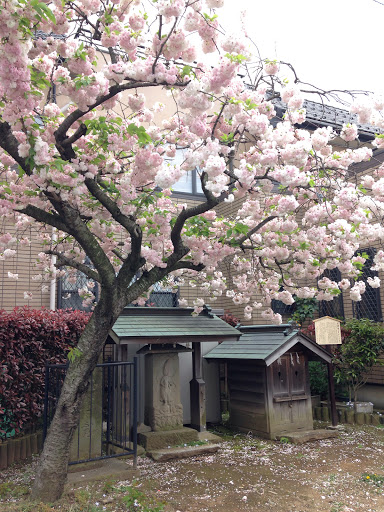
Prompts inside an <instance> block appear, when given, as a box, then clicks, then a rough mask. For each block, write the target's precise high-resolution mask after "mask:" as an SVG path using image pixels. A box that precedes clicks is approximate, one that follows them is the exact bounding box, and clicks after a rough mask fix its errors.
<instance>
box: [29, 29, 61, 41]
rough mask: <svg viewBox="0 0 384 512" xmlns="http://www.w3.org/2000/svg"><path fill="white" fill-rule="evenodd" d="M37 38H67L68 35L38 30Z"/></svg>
mask: <svg viewBox="0 0 384 512" xmlns="http://www.w3.org/2000/svg"><path fill="white" fill-rule="evenodd" d="M34 37H35V39H44V40H45V39H47V38H48V37H52V38H53V39H65V38H66V36H65V35H63V34H54V33H53V32H51V33H50V34H47V33H46V32H43V31H42V30H36V31H35V33H34Z"/></svg>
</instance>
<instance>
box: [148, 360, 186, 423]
mask: <svg viewBox="0 0 384 512" xmlns="http://www.w3.org/2000/svg"><path fill="white" fill-rule="evenodd" d="M145 376H146V382H145V410H144V422H145V424H146V425H149V426H150V427H151V428H152V430H154V431H160V430H177V429H180V428H182V427H183V406H182V405H181V401H180V376H179V356H178V354H177V353H175V352H168V353H167V352H165V353H160V354H159V353H157V354H147V355H146V356H145Z"/></svg>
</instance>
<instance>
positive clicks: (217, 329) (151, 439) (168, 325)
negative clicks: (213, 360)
mask: <svg viewBox="0 0 384 512" xmlns="http://www.w3.org/2000/svg"><path fill="white" fill-rule="evenodd" d="M191 313H192V309H182V308H135V307H128V308H125V310H124V312H123V314H122V315H121V316H120V317H119V318H118V319H117V321H116V323H115V325H114V326H113V329H112V331H111V332H110V337H111V339H112V340H113V341H114V343H115V344H116V345H117V347H116V348H117V349H118V352H119V351H120V357H119V359H123V358H124V350H123V349H124V346H125V347H127V346H128V345H134V344H138V343H140V345H141V348H140V349H139V350H138V351H137V354H139V355H143V354H144V355H145V392H144V423H145V426H144V427H143V426H142V427H141V428H140V429H139V434H138V439H139V443H140V444H141V445H143V446H144V448H145V449H146V450H147V451H151V450H156V449H161V448H164V447H169V446H172V445H181V444H185V443H189V442H191V441H197V439H198V435H197V434H198V432H199V431H200V432H203V431H205V430H206V403H205V400H206V397H205V382H204V380H203V375H202V357H201V343H203V342H212V341H214V342H217V343H219V342H223V341H224V340H231V341H235V340H237V339H238V338H239V336H240V333H239V331H238V330H237V329H235V328H234V327H232V326H230V325H228V324H227V323H226V322H224V321H223V320H221V319H220V318H218V317H217V316H215V315H214V314H212V313H211V312H210V310H209V308H205V309H204V311H203V312H202V313H201V314H200V315H199V316H191ZM186 344H188V345H190V344H191V345H192V348H189V347H187V346H186ZM142 345H144V346H142ZM180 352H191V353H192V367H193V372H192V380H191V381H190V397H191V401H190V407H191V427H192V428H186V427H184V426H183V407H182V404H181V400H180V375H179V353H180Z"/></svg>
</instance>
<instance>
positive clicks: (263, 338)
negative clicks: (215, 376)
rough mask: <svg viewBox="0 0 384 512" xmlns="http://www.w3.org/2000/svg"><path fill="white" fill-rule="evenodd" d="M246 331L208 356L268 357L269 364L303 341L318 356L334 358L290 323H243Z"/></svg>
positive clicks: (243, 330) (226, 357)
mask: <svg viewBox="0 0 384 512" xmlns="http://www.w3.org/2000/svg"><path fill="white" fill-rule="evenodd" d="M240 332H241V333H242V335H241V337H240V339H239V340H238V341H230V340H226V341H223V343H221V344H220V345H218V346H217V347H215V348H214V349H213V350H211V351H210V352H208V354H206V355H205V356H204V358H205V359H208V360H209V359H216V360H223V359H226V360H230V359H248V360H249V359H252V360H260V361H264V362H265V364H266V365H267V366H269V365H270V364H272V363H273V362H274V361H276V360H277V359H278V358H279V357H281V356H282V355H283V354H284V353H285V352H287V351H288V350H289V349H291V348H293V347H294V346H295V345H297V344H300V345H302V346H303V347H304V348H305V349H307V351H309V352H310V353H311V354H312V355H313V357H314V358H316V359H319V358H320V359H322V360H323V361H326V362H331V359H332V357H331V356H330V354H329V353H328V352H327V351H326V350H324V349H323V348H322V347H320V346H319V345H317V344H316V343H314V342H313V341H312V340H310V339H309V338H307V337H306V336H304V335H303V334H301V333H299V332H298V331H297V330H292V326H291V325H290V324H282V325H278V326H276V325H247V326H242V327H240Z"/></svg>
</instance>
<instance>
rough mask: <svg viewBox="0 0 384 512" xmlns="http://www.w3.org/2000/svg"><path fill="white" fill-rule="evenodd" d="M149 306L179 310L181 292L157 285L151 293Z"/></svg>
mask: <svg viewBox="0 0 384 512" xmlns="http://www.w3.org/2000/svg"><path fill="white" fill-rule="evenodd" d="M147 305H148V306H151V307H157V308H177V307H178V305H179V291H178V290H177V291H175V290H174V289H172V288H163V287H161V286H160V285H159V283H156V284H155V285H154V287H153V289H152V291H151V294H150V296H149V299H148V301H147Z"/></svg>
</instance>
